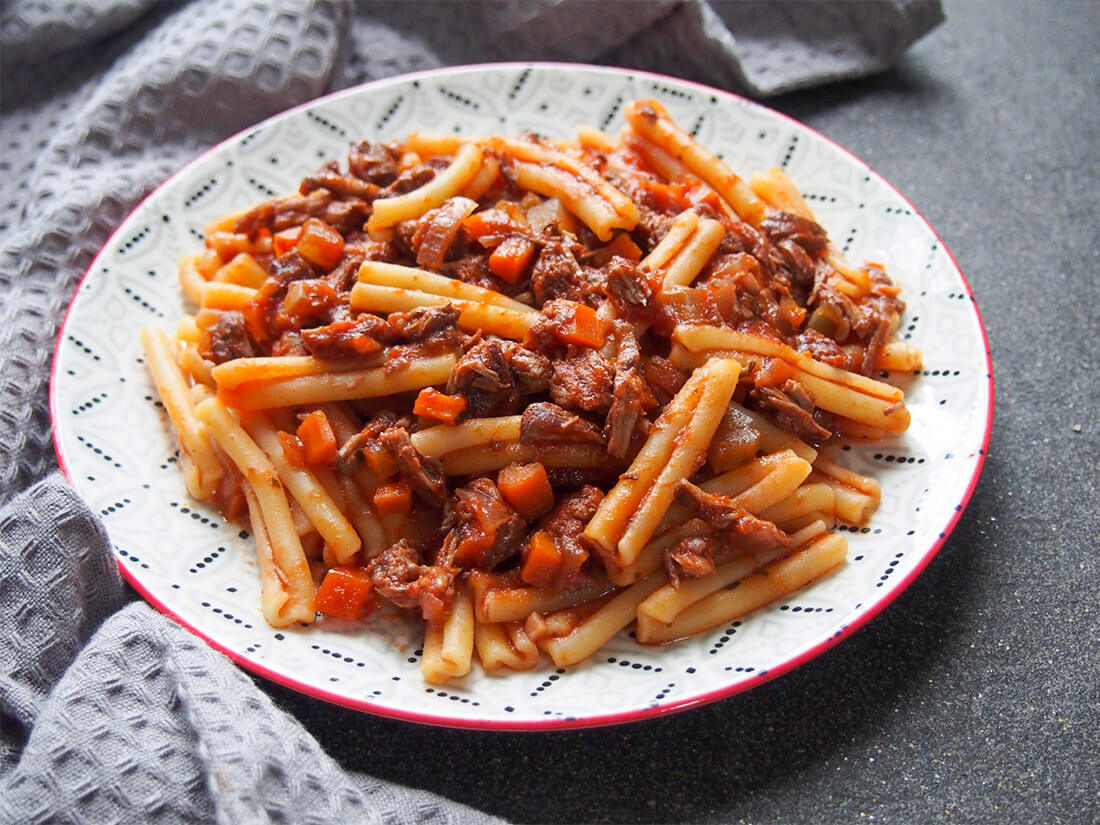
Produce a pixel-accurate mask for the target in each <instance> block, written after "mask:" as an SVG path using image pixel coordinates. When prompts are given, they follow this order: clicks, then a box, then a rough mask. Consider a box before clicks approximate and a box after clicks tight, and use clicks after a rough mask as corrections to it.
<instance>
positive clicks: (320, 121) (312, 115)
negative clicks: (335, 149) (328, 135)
mask: <svg viewBox="0 0 1100 825" xmlns="http://www.w3.org/2000/svg"><path fill="white" fill-rule="evenodd" d="M306 117H308V118H309V119H310V120H312V121H313V122H314V123H316V124H317V125H318V126H323V127H324V128H326V129H328V130H329V131H330V132H332V133H333V134H334V135H339V136H340V137H347V136H348V133H347V130H345V129H343V128H342V127H340V126H337V125H336V124H335V123H333V122H332V121H331V120H329V119H328V118H327V117H322V116H321V115H319V114H317V113H316V112H306Z"/></svg>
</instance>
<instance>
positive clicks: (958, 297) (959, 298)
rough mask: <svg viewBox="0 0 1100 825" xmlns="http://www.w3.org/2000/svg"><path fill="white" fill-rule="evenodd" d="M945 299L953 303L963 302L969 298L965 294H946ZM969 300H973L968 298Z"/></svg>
mask: <svg viewBox="0 0 1100 825" xmlns="http://www.w3.org/2000/svg"><path fill="white" fill-rule="evenodd" d="M947 297H948V298H950V299H952V300H954V301H965V300H966V299H967V298H970V296H969V295H967V294H966V293H965V292H948V293H947ZM970 300H972V301H973V300H974V299H973V298H970Z"/></svg>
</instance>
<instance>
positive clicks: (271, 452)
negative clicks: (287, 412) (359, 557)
mask: <svg viewBox="0 0 1100 825" xmlns="http://www.w3.org/2000/svg"><path fill="white" fill-rule="evenodd" d="M241 424H242V425H243V426H244V428H245V431H246V432H247V433H248V434H249V435H250V436H251V437H252V440H253V441H255V442H256V444H257V446H259V448H260V449H261V450H263V451H264V453H265V454H266V455H267V457H268V458H269V459H271V463H272V464H273V465H274V467H275V469H276V471H277V472H278V474H279V480H280V481H282V482H283V484H284V485H285V486H286V489H287V490H288V491H289V492H290V494H291V495H292V496H294V499H295V500H296V501H297V502H298V505H299V506H300V507H301V508H302V510H303V512H305V514H306V516H307V517H308V518H309V520H310V522H311V523H312V524H313V526H314V527H316V528H317V532H318V533H320V534H321V536H322V537H323V538H324V540H325V542H326V543H327V544H328V546H329V547H330V548H331V549H332V552H333V553H334V554H335V556H336V559H337V561H338V562H339V563H340V564H347V563H348V562H349V561H350V560H351V558H352V557H353V556H354V555H355V554H356V553H357V552H358V551H359V547H360V545H361V542H360V540H359V536H358V534H357V533H356V532H355V528H353V527H352V525H351V523H350V522H349V521H348V520H347V519H346V518H345V517H344V514H343V513H342V512H341V507H340V505H339V503H338V502H337V501H334V500H333V496H332V495H331V494H330V493H329V490H328V489H326V487H325V486H324V485H323V484H322V483H321V482H320V481H319V480H318V477H317V476H316V475H315V474H314V473H312V472H310V471H309V470H307V469H305V468H303V467H295V466H294V465H293V464H291V463H290V462H289V461H288V460H287V458H286V455H285V454H284V452H283V445H282V443H281V442H280V441H279V436H278V433H277V432H276V430H275V427H274V426H273V425H272V423H271V422H270V421H269V420H268V418H267V416H265V415H264V414H263V413H258V412H253V413H245V414H243V415H242V416H241ZM341 497H342V496H341Z"/></svg>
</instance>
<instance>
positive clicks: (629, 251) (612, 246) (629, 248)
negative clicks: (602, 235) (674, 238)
mask: <svg viewBox="0 0 1100 825" xmlns="http://www.w3.org/2000/svg"><path fill="white" fill-rule="evenodd" d="M604 250H605V251H606V252H608V253H609V257H610V256H612V255H618V256H619V257H621V258H626V259H627V260H628V261H633V262H634V263H637V262H638V261H640V260H641V259H642V250H641V249H640V248H639V246H638V244H636V243H634V241H633V240H632V239H631V237H630V235H628V234H627V233H626V232H619V233H617V234H616V235H615V237H614V238H612V239H611V243H609V244H608V245H607V246H606V247H604ZM490 268H492V264H491V263H490Z"/></svg>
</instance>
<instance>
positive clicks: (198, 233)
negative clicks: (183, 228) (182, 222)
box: [187, 226, 206, 241]
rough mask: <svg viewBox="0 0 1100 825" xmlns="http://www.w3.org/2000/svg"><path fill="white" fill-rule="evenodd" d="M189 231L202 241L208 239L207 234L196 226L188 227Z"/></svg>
mask: <svg viewBox="0 0 1100 825" xmlns="http://www.w3.org/2000/svg"><path fill="white" fill-rule="evenodd" d="M187 231H188V232H190V233H191V235H192V237H194V238H196V239H198V240H200V241H206V235H204V234H203V233H202V232H200V231H199V230H197V229H195V227H193V226H189V227H187Z"/></svg>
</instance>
